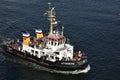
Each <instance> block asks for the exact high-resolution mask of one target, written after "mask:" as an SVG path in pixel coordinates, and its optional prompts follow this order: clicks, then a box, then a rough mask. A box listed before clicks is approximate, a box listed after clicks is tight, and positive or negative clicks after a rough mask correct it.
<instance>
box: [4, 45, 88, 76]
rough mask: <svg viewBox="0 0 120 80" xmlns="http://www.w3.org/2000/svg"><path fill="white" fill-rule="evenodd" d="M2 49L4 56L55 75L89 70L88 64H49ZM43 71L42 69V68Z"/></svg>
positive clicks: (11, 49) (78, 62) (23, 54)
mask: <svg viewBox="0 0 120 80" xmlns="http://www.w3.org/2000/svg"><path fill="white" fill-rule="evenodd" d="M3 49H4V51H5V54H6V55H10V56H16V57H18V58H21V59H23V60H26V61H29V62H32V63H35V64H37V65H39V66H41V67H44V68H45V69H44V70H47V71H50V72H55V73H65V74H78V73H86V72H88V71H89V70H90V66H89V64H88V62H87V61H86V63H81V62H80V61H76V62H73V61H56V62H51V61H47V60H44V59H43V58H38V57H37V56H32V55H30V54H27V53H23V52H21V51H18V50H16V49H13V48H10V47H8V46H6V45H3ZM42 69H43V68H42Z"/></svg>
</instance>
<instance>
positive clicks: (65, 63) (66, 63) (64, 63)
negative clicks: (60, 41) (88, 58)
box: [61, 62, 75, 65]
mask: <svg viewBox="0 0 120 80" xmlns="http://www.w3.org/2000/svg"><path fill="white" fill-rule="evenodd" d="M61 64H63V65H75V63H71V62H69V63H68V62H61Z"/></svg>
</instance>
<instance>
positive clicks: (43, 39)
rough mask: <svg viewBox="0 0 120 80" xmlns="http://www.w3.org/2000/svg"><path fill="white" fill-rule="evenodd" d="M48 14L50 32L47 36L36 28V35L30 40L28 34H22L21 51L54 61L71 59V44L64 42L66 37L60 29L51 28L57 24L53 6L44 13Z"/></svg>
mask: <svg viewBox="0 0 120 80" xmlns="http://www.w3.org/2000/svg"><path fill="white" fill-rule="evenodd" d="M45 15H47V16H48V20H49V21H50V32H49V35H48V36H43V33H42V30H40V29H38V30H37V29H36V30H35V32H36V37H34V38H33V40H32V41H31V39H30V35H24V34H23V42H24V43H23V47H22V51H23V52H25V51H26V52H27V53H29V54H31V55H33V56H37V57H38V58H41V57H42V56H46V60H49V61H52V62H55V61H57V60H58V61H60V60H62V59H64V60H66V61H67V60H72V59H73V46H72V45H70V44H67V43H66V37H65V36H64V35H63V27H62V31H61V32H59V31H58V30H53V27H54V26H56V25H57V24H58V21H56V19H55V17H56V16H55V11H54V8H52V7H50V3H49V10H48V11H47V12H46V13H45Z"/></svg>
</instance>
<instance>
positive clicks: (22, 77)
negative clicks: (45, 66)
mask: <svg viewBox="0 0 120 80" xmlns="http://www.w3.org/2000/svg"><path fill="white" fill-rule="evenodd" d="M48 2H52V4H53V6H55V10H56V11H57V19H58V20H60V21H61V25H64V27H65V32H64V34H65V35H66V36H67V37H69V39H70V42H71V44H72V45H74V46H75V50H82V51H84V52H85V53H86V54H87V55H88V60H89V63H90V65H91V71H90V72H89V73H87V74H79V75H63V74H55V73H49V72H45V71H38V70H35V69H33V68H30V67H27V66H25V65H23V64H19V63H15V62H12V61H9V60H7V59H6V57H5V55H3V50H2V49H1V48H0V80H120V76H119V75H120V15H119V14H120V0H0V44H2V41H3V40H4V39H5V38H18V37H19V36H21V34H20V32H21V31H28V32H29V33H31V36H34V30H33V28H41V29H42V30H43V31H44V32H47V31H48V30H49V26H48V25H49V23H48V21H47V19H46V17H44V16H43V13H44V12H45V10H46V9H48V5H47V3H48ZM59 26H60V25H59ZM28 66H29V65H28Z"/></svg>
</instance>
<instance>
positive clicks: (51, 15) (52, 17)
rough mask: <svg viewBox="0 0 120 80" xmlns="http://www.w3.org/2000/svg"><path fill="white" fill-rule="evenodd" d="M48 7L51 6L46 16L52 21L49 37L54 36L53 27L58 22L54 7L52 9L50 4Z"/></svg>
mask: <svg viewBox="0 0 120 80" xmlns="http://www.w3.org/2000/svg"><path fill="white" fill-rule="evenodd" d="M48 5H49V10H47V12H46V13H45V15H47V16H48V20H49V21H50V32H49V35H53V27H54V25H56V24H57V23H58V22H57V21H56V20H55V11H54V7H51V3H48Z"/></svg>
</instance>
